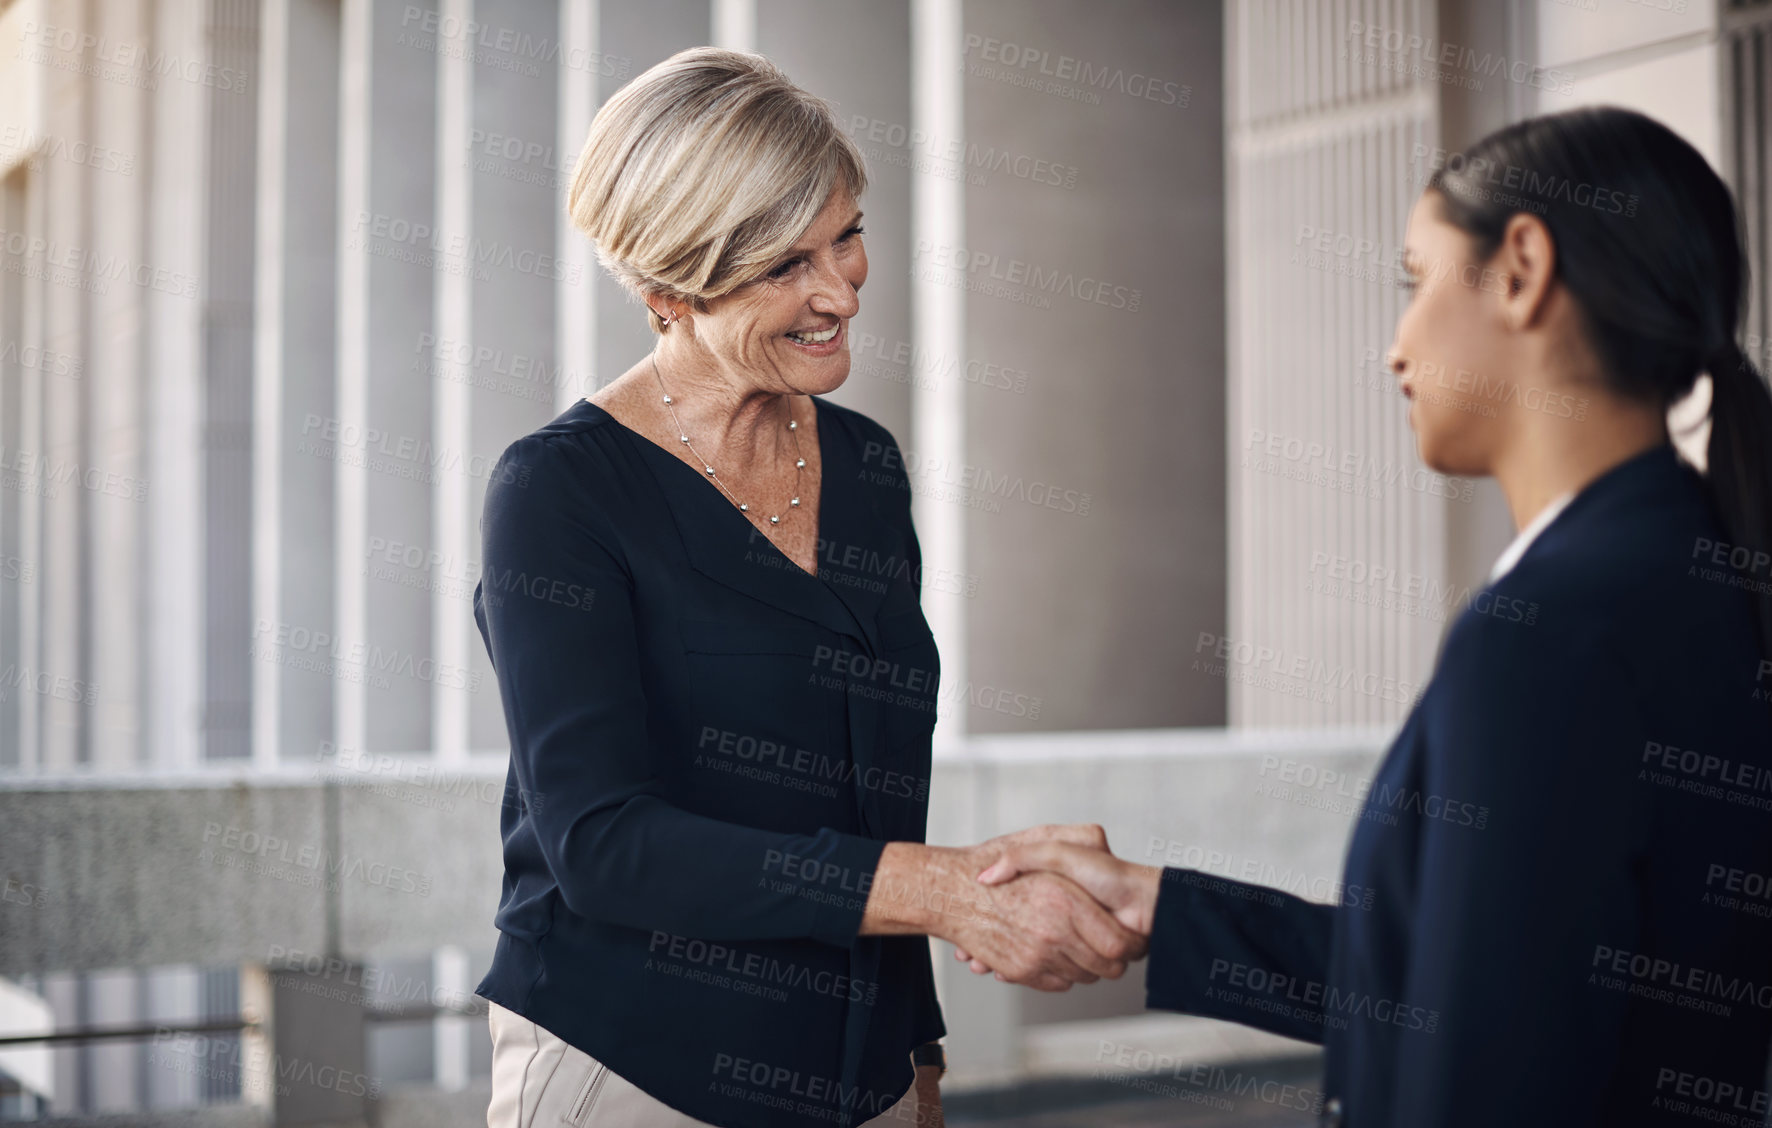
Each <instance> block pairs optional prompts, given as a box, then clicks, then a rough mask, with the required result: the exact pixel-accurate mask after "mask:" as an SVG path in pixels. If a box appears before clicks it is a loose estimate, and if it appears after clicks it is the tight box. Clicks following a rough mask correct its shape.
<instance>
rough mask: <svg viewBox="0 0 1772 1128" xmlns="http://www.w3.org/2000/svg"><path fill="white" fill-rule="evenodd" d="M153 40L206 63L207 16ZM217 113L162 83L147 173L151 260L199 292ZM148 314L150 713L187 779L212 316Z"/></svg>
mask: <svg viewBox="0 0 1772 1128" xmlns="http://www.w3.org/2000/svg"><path fill="white" fill-rule="evenodd" d="M153 37H154V46H155V48H156V49H157V50H164V51H166V52H167V53H168V54H170V55H173V56H176V57H178V58H201V57H203V53H204V51H205V43H206V38H207V32H206V19H205V13H204V10H203V8H202V6H200V5H196V4H157V5H155V7H154V29H153ZM209 110H210V104H209V99H208V97H207V88H205V87H203V86H200V85H197V84H194V83H189V82H164V83H161V84H160V85H159V87H158V88H157V89H156V90H155V96H154V110H153V114H154V117H153V144H152V146H151V147H149V149H148V151H147V152H146V153H144V154H143V157H144V160H143V164H142V168H141V171H140V173H139V175H140V177H141V178H142V181H143V184H144V187H145V188H146V190H147V191H148V194H149V201H150V202H149V212H148V219H147V226H148V246H149V249H150V258H151V261H153V262H154V263H156V264H157V265H159V266H162V267H164V268H165V269H166V270H167V271H169V272H170V273H171V275H172V276H174V277H176V278H177V279H180V280H189V281H190V282H191V284H192V285H193V286H195V287H198V288H200V287H201V286H202V284H203V275H204V268H203V261H204V256H205V254H206V247H207V243H208V230H209V229H208V225H207V221H206V217H207V215H208V214H209V181H208V178H207V177H205V176H202V175H200V172H201V170H202V169H204V168H205V167H207V165H208V161H209V152H210V134H209V116H210V115H209ZM147 314H148V325H149V330H148V361H147V369H146V372H147V388H146V395H147V435H148V437H147V465H148V471H147V479H148V500H147V514H146V519H147V523H148V527H149V528H150V529H151V530H152V532H151V534H150V535H149V536H148V537H147V554H146V567H145V572H146V575H145V576H144V580H143V583H144V587H145V589H146V590H147V591H148V592H150V593H151V596H152V597H151V598H150V599H149V600H148V605H147V625H146V628H145V630H146V634H147V638H148V645H149V646H150V647H151V648H152V649H151V660H149V661H147V663H146V665H147V682H146V685H145V687H144V689H143V711H144V716H145V718H146V724H147V730H148V746H149V758H150V760H151V761H152V762H153V763H154V764H155V765H156V766H158V767H165V768H188V767H191V766H193V765H195V764H196V763H198V762H199V761H200V760H201V759H202V757H203V751H204V730H203V701H204V683H203V669H204V653H205V647H206V645H207V643H206V639H205V634H204V604H205V595H206V592H207V591H208V586H207V582H206V575H205V567H204V556H203V544H204V530H205V529H206V528H207V520H206V514H205V510H204V506H203V504H202V496H203V482H204V479H205V476H206V471H205V467H204V454H203V395H204V384H205V381H204V369H203V342H204V316H203V305H202V303H201V302H200V301H198V300H195V299H194V298H193V297H192V296H191V294H190V293H188V292H185V291H184V290H183V289H182V288H172V289H166V290H150V291H149V293H148V295H147Z"/></svg>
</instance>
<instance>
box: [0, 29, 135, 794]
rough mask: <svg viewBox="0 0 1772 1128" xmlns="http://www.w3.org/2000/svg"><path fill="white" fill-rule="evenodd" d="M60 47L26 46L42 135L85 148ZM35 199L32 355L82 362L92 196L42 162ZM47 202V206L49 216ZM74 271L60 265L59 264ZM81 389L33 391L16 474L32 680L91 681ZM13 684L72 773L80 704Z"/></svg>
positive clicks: (84, 90) (80, 757)
mask: <svg viewBox="0 0 1772 1128" xmlns="http://www.w3.org/2000/svg"><path fill="white" fill-rule="evenodd" d="M88 11H89V9H88V8H87V7H86V6H85V5H82V4H76V3H72V2H69V0H63V2H46V3H42V4H40V5H39V8H38V12H39V19H40V20H41V22H42V24H43V25H45V26H49V27H56V28H58V29H68V30H69V31H70V32H72V33H74V34H75V35H76V36H77V35H79V34H83V33H87V32H93V31H94V30H95V29H94V28H93V27H92V26H91V25H90V24H89V23H88V22H87V19H86V15H87V13H88ZM62 42H63V40H62V39H61V37H57V39H56V44H57V45H54V46H42V45H36V46H33V47H32V48H31V50H32V51H33V52H34V53H35V55H36V57H37V59H38V60H39V61H38V62H37V65H38V67H39V69H40V74H39V81H40V83H41V85H40V89H41V91H42V95H41V96H42V106H43V132H44V134H45V135H47V136H54V137H68V138H79V137H90V136H91V135H92V130H91V115H92V113H93V106H92V102H93V97H94V93H93V90H92V86H93V83H94V82H95V81H96V80H94V79H89V78H87V77H86V76H85V75H83V74H82V73H81V71H80V69H79V68H80V67H81V66H82V65H83V64H90V63H91V59H90V57H89V54H90V53H89V52H82V50H81V49H80V47H79V45H78V43H79V41H78V39H69V40H66V42H67V43H69V44H70V46H67V47H65V48H64V47H63V46H61V45H60V44H61V43H62ZM41 183H42V186H43V195H42V197H40V204H39V208H40V210H39V211H38V212H37V213H36V214H35V215H33V216H31V217H29V219H30V220H35V221H36V222H32V223H31V224H30V226H29V227H28V230H30V231H32V232H41V233H42V235H43V237H44V238H45V239H46V240H48V241H49V243H50V244H52V245H53V247H54V250H53V252H50V253H52V254H53V255H54V256H55V257H54V259H53V260H50V261H46V258H45V256H43V255H39V256H36V258H35V261H32V262H29V263H27V265H28V266H30V267H31V268H33V269H39V270H46V271H47V272H48V274H49V278H48V279H47V282H46V284H45V286H44V288H43V306H42V310H41V313H40V315H39V316H40V318H41V324H42V330H41V333H42V341H41V343H42V345H43V347H45V348H48V349H53V350H55V351H57V352H63V353H68V354H71V355H73V356H82V357H89V356H91V355H92V348H91V337H90V324H91V294H90V293H89V292H88V291H89V290H91V289H94V288H98V287H101V286H106V287H108V286H111V285H116V284H117V283H115V282H110V283H106V282H104V281H102V280H100V279H97V278H95V277H94V275H93V273H92V272H91V271H90V270H89V269H87V268H86V266H85V264H86V262H87V261H89V260H87V259H86V258H84V257H81V256H79V254H78V252H79V250H80V249H81V248H87V247H90V246H91V245H92V238H91V236H92V226H91V206H92V201H91V185H90V183H89V182H88V179H87V177H86V174H85V169H84V168H83V167H82V166H80V165H75V164H72V163H70V162H67V161H45V162H43V164H42V166H41ZM51 200H53V201H54V206H53V207H50V206H48V202H49V201H51ZM71 255H72V256H76V257H78V261H79V262H80V265H76V266H68V265H63V263H65V262H66V261H67V258H68V257H69V256H71ZM87 383H88V381H59V380H51V381H44V382H43V383H41V384H40V391H41V397H42V398H41V403H42V416H41V429H40V430H38V431H37V433H36V434H35V435H33V436H32V440H33V443H34V445H33V446H32V447H31V448H29V450H30V454H31V455H33V456H35V458H34V459H33V466H34V469H33V471H32V472H30V473H28V474H26V475H25V482H26V489H27V490H28V491H30V492H34V493H35V494H36V499H35V503H36V505H37V506H38V507H39V510H40V514H41V516H40V518H39V520H40V521H41V537H42V542H41V543H42V560H43V578H42V583H43V587H42V593H41V602H42V620H41V623H40V625H39V628H38V630H39V633H38V635H37V638H36V651H35V653H34V654H32V655H31V656H30V663H29V665H28V666H27V667H24V669H25V670H27V671H28V673H29V675H30V676H32V677H42V678H46V679H49V680H51V681H53V680H54V679H68V680H70V681H73V680H78V681H80V682H82V683H83V684H84V683H86V682H89V681H90V678H89V677H88V675H89V674H90V672H91V667H90V664H89V661H88V660H89V658H90V649H89V646H88V640H89V636H88V634H87V628H88V624H89V621H90V620H89V615H90V608H91V606H92V600H91V595H92V590H91V571H90V567H91V555H90V542H89V541H88V539H87V536H86V532H87V529H88V522H89V520H90V513H91V494H90V493H89V492H88V491H86V490H83V489H82V488H80V485H79V480H78V478H77V477H76V476H74V475H76V474H77V473H78V471H77V470H76V468H77V467H85V466H87V465H89V464H90V462H91V447H90V436H89V432H88V429H87V420H88V409H87V395H88V393H87V387H86V385H87ZM31 685H32V683H31V682H30V681H26V682H24V683H22V684H21V685H20V686H19V687H18V689H17V692H19V693H20V694H21V696H22V695H29V697H30V698H31V703H30V705H29V706H27V707H26V708H27V711H34V712H36V713H37V714H38V716H39V717H41V722H40V727H39V728H38V731H37V734H36V736H37V747H38V748H39V749H40V752H39V756H40V759H39V764H40V765H41V766H42V767H45V768H50V769H65V768H71V767H73V766H75V765H76V764H87V763H90V762H91V760H92V745H91V735H92V733H91V726H90V723H89V714H88V711H87V709H88V706H87V705H86V704H85V702H84V701H83V700H81V698H82V697H83V696H84V695H72V696H73V697H74V699H70V698H69V696H56V695H53V694H39V693H36V692H34V691H33V690H32V689H31V688H30V686H31Z"/></svg>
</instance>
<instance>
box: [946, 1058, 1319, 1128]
mask: <svg viewBox="0 0 1772 1128" xmlns="http://www.w3.org/2000/svg"><path fill="white" fill-rule="evenodd" d="M1321 1080H1322V1061H1321V1059H1320V1058H1317V1057H1310V1058H1301V1059H1298V1060H1287V1061H1268V1062H1261V1063H1258V1064H1251V1065H1243V1066H1224V1067H1219V1068H1218V1069H1216V1070H1211V1071H1208V1070H1204V1069H1202V1070H1198V1071H1193V1072H1183V1073H1181V1074H1179V1075H1173V1074H1167V1073H1160V1074H1142V1075H1132V1076H1126V1077H1119V1078H1101V1079H1087V1078H1086V1079H1080V1080H1076V1081H1042V1082H1037V1083H1033V1084H1028V1085H1021V1086H1017V1087H1016V1088H1013V1089H1003V1090H997V1091H993V1092H980V1093H963V1094H955V1095H954V1096H952V1097H950V1098H948V1099H946V1100H944V1101H943V1104H944V1106H945V1108H946V1112H947V1117H946V1119H947V1123H948V1128H1232V1126H1235V1128H1315V1125H1316V1123H1317V1118H1316V1114H1315V1112H1314V1110H1313V1109H1314V1102H1315V1101H1316V1100H1317V1099H1318V1093H1317V1086H1318V1085H1319V1084H1320V1083H1321Z"/></svg>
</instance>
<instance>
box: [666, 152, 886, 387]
mask: <svg viewBox="0 0 1772 1128" xmlns="http://www.w3.org/2000/svg"><path fill="white" fill-rule="evenodd" d="M861 233H862V229H861V210H860V209H859V208H858V207H856V204H855V200H854V198H853V197H852V196H850V194H849V192H848V190H847V189H846V188H844V187H842V186H839V187H838V188H837V189H836V190H835V191H834V192H832V193H831V195H830V197H829V198H828V199H827V200H826V201H825V205H824V207H823V208H822V209H821V210H820V211H819V213H818V217H817V218H816V219H814V220H813V221H812V225H811V226H810V227H808V228H807V229H806V232H805V233H804V234H803V235H801V237H800V238H799V239H798V240H797V241H796V242H795V243H794V245H793V247H792V249H791V250H789V251H788V252H787V254H786V255H784V256H783V257H782V258H781V259H780V260H779V261H778V262H777V263H776V264H775V265H774V266H772V267H771V268H770V269H769V271H768V272H767V273H766V274H765V275H764V276H763V277H761V278H759V279H757V280H756V281H754V282H750V283H747V284H746V285H744V286H741V287H739V288H738V289H736V290H734V291H732V292H731V293H730V294H726V295H724V296H722V297H719V298H715V299H713V300H712V301H710V302H709V303H708V306H707V308H706V310H705V311H701V312H695V313H694V314H693V315H692V316H693V332H694V336H695V343H696V344H697V345H698V346H700V347H701V348H702V349H705V350H706V351H707V353H708V354H710V356H711V358H712V359H713V360H714V361H715V362H716V363H717V364H718V365H719V366H720V367H721V368H722V369H723V370H724V371H725V372H726V373H727V374H728V376H729V377H730V378H732V379H733V380H734V381H735V382H737V383H739V384H741V385H742V386H747V387H752V388H758V389H761V390H763V391H769V392H778V393H788V394H805V395H822V394H824V393H827V392H830V391H833V390H835V389H836V388H838V387H839V386H841V385H842V383H843V381H844V380H846V379H848V378H849V319H850V318H852V317H854V316H855V314H856V311H857V310H859V309H860V308H861V301H860V299H859V297H858V296H857V294H856V291H857V290H860V289H861V286H862V283H864V282H866V281H867V277H868V254H867V250H866V249H865V248H864V247H863V246H862V242H861ZM676 331H677V330H676V329H673V330H671V332H673V333H674V332H676Z"/></svg>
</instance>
